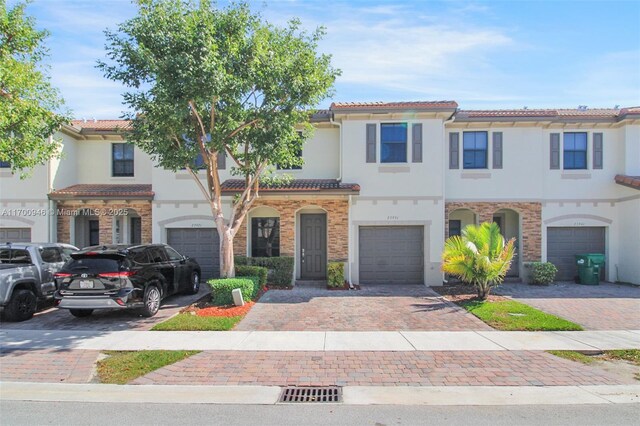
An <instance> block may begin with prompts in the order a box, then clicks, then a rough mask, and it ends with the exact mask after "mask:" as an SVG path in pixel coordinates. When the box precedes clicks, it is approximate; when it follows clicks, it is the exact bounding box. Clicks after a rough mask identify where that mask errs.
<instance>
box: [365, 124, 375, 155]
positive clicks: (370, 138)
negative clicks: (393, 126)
mask: <svg viewBox="0 0 640 426" xmlns="http://www.w3.org/2000/svg"><path fill="white" fill-rule="evenodd" d="M376 127H377V124H367V151H366V155H367V163H375V162H376Z"/></svg>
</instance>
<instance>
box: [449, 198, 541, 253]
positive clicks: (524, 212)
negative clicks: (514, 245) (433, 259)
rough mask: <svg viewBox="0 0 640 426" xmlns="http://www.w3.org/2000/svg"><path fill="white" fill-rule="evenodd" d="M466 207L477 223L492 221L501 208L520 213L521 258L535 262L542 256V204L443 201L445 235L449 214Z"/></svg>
mask: <svg viewBox="0 0 640 426" xmlns="http://www.w3.org/2000/svg"><path fill="white" fill-rule="evenodd" d="M458 209H468V210H471V211H472V212H474V213H475V214H476V217H477V220H478V221H479V223H482V222H492V221H493V215H494V213H496V212H497V211H498V210H501V209H511V210H513V211H515V212H517V213H518V214H519V215H520V219H521V221H520V223H521V226H522V230H521V234H522V241H520V242H519V246H520V251H521V256H522V260H523V261H525V262H537V261H540V260H541V258H542V204H541V203H520V202H497V203H490V202H450V203H445V215H446V221H445V237H446V236H447V235H449V214H450V213H451V212H453V211H455V210H458Z"/></svg>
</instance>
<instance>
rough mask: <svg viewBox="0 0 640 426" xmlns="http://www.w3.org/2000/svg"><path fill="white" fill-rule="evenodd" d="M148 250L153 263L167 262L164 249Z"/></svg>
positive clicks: (154, 248)
mask: <svg viewBox="0 0 640 426" xmlns="http://www.w3.org/2000/svg"><path fill="white" fill-rule="evenodd" d="M147 250H148V251H149V258H150V259H151V260H152V262H154V263H159V262H166V261H167V255H166V253H165V252H164V250H162V247H149V248H148V249H147Z"/></svg>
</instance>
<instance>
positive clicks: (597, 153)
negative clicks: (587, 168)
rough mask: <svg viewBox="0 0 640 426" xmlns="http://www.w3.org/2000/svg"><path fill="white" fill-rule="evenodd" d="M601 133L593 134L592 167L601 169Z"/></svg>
mask: <svg viewBox="0 0 640 426" xmlns="http://www.w3.org/2000/svg"><path fill="white" fill-rule="evenodd" d="M602 162H603V157H602V133H594V134H593V168H594V169H602Z"/></svg>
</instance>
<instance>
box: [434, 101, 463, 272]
mask: <svg viewBox="0 0 640 426" xmlns="http://www.w3.org/2000/svg"><path fill="white" fill-rule="evenodd" d="M456 112H457V110H456V111H454V112H453V113H452V114H451V116H450V117H449V118H448V119H446V120H445V121H443V122H442V137H444V146H443V147H442V149H443V154H444V155H443V156H442V204H443V205H442V208H443V210H444V220H445V226H444V229H447V224H446V221H447V203H446V199H447V197H446V193H445V191H446V186H447V185H446V176H447V170H448V166H447V154H446V153H447V151H448V150H447V145H448V143H447V124H449V123H453V122H454V121H456ZM445 240H446V235H445ZM429 253H431V250H429ZM429 262H431V259H429ZM442 282H443V283H445V284H446V283H447V282H448V281H447V280H446V279H445V275H444V273H443V274H442Z"/></svg>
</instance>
